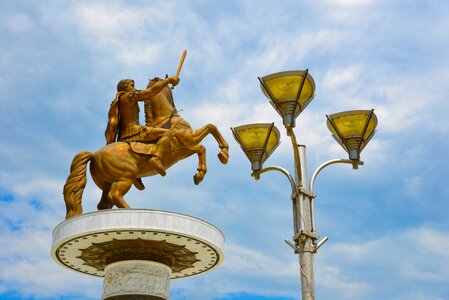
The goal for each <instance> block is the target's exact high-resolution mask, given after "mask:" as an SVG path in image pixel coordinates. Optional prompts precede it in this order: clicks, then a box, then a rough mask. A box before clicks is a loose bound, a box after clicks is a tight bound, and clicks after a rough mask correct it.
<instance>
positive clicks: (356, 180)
mask: <svg viewBox="0 0 449 300" xmlns="http://www.w3.org/2000/svg"><path fill="white" fill-rule="evenodd" d="M129 2H130V1H45V2H44V1H7V0H5V1H2V2H1V3H0V38H1V41H2V42H1V43H0V88H2V91H3V92H2V93H1V96H0V103H1V106H2V109H1V110H0V122H1V128H2V130H1V131H0V155H1V157H2V159H1V160H0V207H1V209H0V249H1V250H0V298H1V299H98V297H99V295H100V294H101V290H102V280H101V279H98V278H91V277H89V276H85V275H82V274H78V273H75V272H71V271H69V270H66V269H63V268H62V267H60V266H59V265H57V264H56V263H54V262H53V261H52V260H51V258H50V255H49V252H50V246H51V231H52V229H53V228H54V227H55V226H56V225H57V224H58V223H59V222H61V221H62V220H63V219H64V215H65V207H64V202H63V198H62V187H63V185H64V182H65V179H66V177H67V175H68V172H69V166H70V162H71V160H72V158H73V156H74V155H75V154H76V153H78V152H80V151H82V150H89V151H95V150H96V149H98V148H100V147H101V146H103V144H104V137H103V132H104V128H105V125H106V117H107V109H108V107H109V104H110V102H111V100H112V99H113V98H114V95H115V86H116V84H117V82H118V81H119V80H120V79H123V78H133V79H135V81H136V85H137V87H138V88H144V87H145V86H146V83H147V81H148V78H150V77H154V76H160V77H162V76H165V74H166V73H168V74H174V73H175V71H176V68H177V64H178V61H179V57H180V55H181V52H182V51H183V50H184V49H188V55H187V59H186V62H185V64H184V68H183V70H182V72H181V82H180V84H179V85H178V87H176V89H175V90H174V97H175V102H176V104H177V107H178V108H179V109H183V111H182V112H181V115H182V116H183V117H184V118H185V119H186V120H188V121H189V122H190V123H191V124H192V127H194V128H199V127H201V126H203V125H204V124H206V123H214V124H216V125H217V126H218V127H219V129H220V130H221V132H222V133H223V134H224V136H225V138H226V139H227V140H228V142H229V143H230V147H231V148H230V161H229V163H228V165H226V166H222V165H221V164H220V163H219V162H218V160H217V159H216V156H215V154H216V153H218V148H217V146H216V144H215V141H214V140H213V139H212V138H207V139H205V140H204V143H203V144H204V145H205V146H206V148H207V151H208V153H207V158H208V168H209V172H208V174H207V175H206V178H205V180H204V181H203V182H202V183H201V184H200V185H199V186H195V185H194V184H193V182H192V175H193V174H194V172H195V170H196V158H194V157H191V158H189V159H187V160H185V161H182V162H180V163H179V164H177V165H175V166H173V167H172V168H171V169H169V170H168V174H167V176H166V177H165V178H162V177H160V176H158V177H151V178H146V179H144V182H145V184H146V186H147V189H146V190H145V191H143V192H139V191H136V190H132V191H130V192H129V193H128V194H127V196H126V199H127V201H128V203H130V205H131V206H132V207H136V208H155V209H162V210H172V211H179V212H182V213H186V214H190V215H193V216H196V217H199V218H202V219H205V220H207V221H209V222H211V223H213V224H215V225H216V226H218V227H219V228H220V229H221V230H222V231H223V232H224V234H225V236H226V248H225V262H224V263H223V265H222V266H221V267H220V268H218V269H216V270H214V271H213V272H210V273H207V274H204V275H202V276H198V277H195V278H189V279H183V280H175V281H173V282H172V299H175V300H181V299H282V300H285V299H298V295H299V268H298V257H297V256H295V255H294V254H293V253H292V251H291V249H290V248H289V247H288V246H286V245H285V244H284V242H283V240H284V239H290V238H291V236H292V234H293V233H292V212H291V207H290V200H289V194H290V190H289V189H290V187H289V185H288V182H287V181H286V180H285V178H284V177H282V176H281V175H279V174H272V173H268V174H264V175H262V178H261V180H260V181H254V180H253V179H252V178H251V177H250V164H249V162H248V161H247V160H246V157H245V156H244V155H243V153H242V152H241V150H240V149H239V147H238V145H237V144H236V143H235V142H234V140H233V138H232V136H231V132H230V130H229V127H231V126H237V125H241V124H246V123H255V122H272V121H274V122H275V123H276V125H277V127H278V128H279V129H282V123H281V120H280V117H279V116H278V115H277V114H276V112H275V111H274V110H273V109H272V108H271V106H270V105H269V104H268V102H267V101H266V99H265V97H264V96H263V94H262V92H261V91H260V88H259V83H258V80H257V76H264V75H267V74H271V73H274V72H279V71H286V70H295V69H306V68H308V69H309V72H310V74H311V75H312V76H313V77H314V79H315V82H316V96H315V99H314V100H313V102H311V104H310V105H309V106H308V107H307V109H306V110H305V111H304V112H303V113H302V114H301V115H300V117H299V118H298V120H297V128H296V133H297V135H298V139H299V142H300V143H302V144H306V145H307V151H308V152H307V158H308V172H309V175H310V174H311V173H312V171H313V170H314V169H315V168H316V167H317V166H318V165H320V164H321V163H322V162H324V161H326V160H329V159H333V158H345V157H346V154H345V152H344V151H343V150H342V149H341V148H340V146H339V145H337V144H336V143H335V141H334V140H333V139H332V137H331V135H330V133H329V132H328V130H327V128H326V125H325V114H331V113H334V112H338V111H344V110H351V109H371V108H374V109H375V112H376V114H377V116H378V119H379V125H378V131H377V133H376V135H375V137H374V138H373V140H372V141H371V142H370V144H369V145H368V146H367V147H366V149H364V151H363V153H362V159H363V160H364V161H365V165H364V166H362V167H361V168H360V169H359V170H357V171H356V172H354V171H353V170H352V169H351V167H350V166H345V165H338V166H335V167H332V168H328V169H326V170H324V171H323V172H322V174H320V176H319V178H318V180H317V182H316V185H315V188H316V192H317V194H318V198H317V202H316V209H317V227H318V232H319V233H320V235H322V236H329V241H328V242H327V243H326V244H325V245H324V246H323V247H322V248H321V249H320V252H319V253H318V255H317V256H316V257H315V272H316V292H317V298H318V299H333V300H340V299H342V300H343V299H345V300H351V299H364V300H371V299H395V300H396V299H398V300H399V299H410V300H420V299H426V300H429V299H432V300H434V299H435V300H436V299H449V251H448V250H447V249H449V221H448V218H447V211H448V208H449V187H448V186H449V185H448V175H447V168H448V167H449V162H448V158H447V153H448V151H449V142H448V139H447V137H448V136H449V135H448V133H449V118H448V117H447V115H448V112H449V104H448V99H449V87H448V84H447V82H448V81H449V60H448V58H447V53H448V49H449V3H448V2H447V1H445V0H441V1H438V0H434V1H432V0H427V1H418V0H402V1H401V0H390V1H387V0H358V1H357V0H327V1H326V0H314V1H312V0H304V1H282V0H281V1H276V2H272V1H226V2H224V1H220V2H219V1H176V2H175V1H171V2H169V1H151V2H150V1H133V2H132V3H129ZM281 131H282V135H283V136H282V141H283V143H282V144H281V145H280V147H279V148H278V149H277V151H276V152H275V153H274V154H273V155H272V157H270V159H269V160H268V161H267V163H266V164H265V165H266V166H269V165H280V166H282V167H285V168H287V169H289V170H290V171H292V170H293V166H292V154H291V149H290V143H289V141H288V140H287V136H286V135H285V134H284V132H283V130H281ZM99 196H100V191H99V189H98V188H96V186H95V185H94V184H93V182H92V181H91V180H90V181H89V182H88V185H87V188H86V190H85V192H84V198H83V199H84V200H83V205H84V209H85V211H93V210H95V207H96V203H97V202H98V199H99Z"/></svg>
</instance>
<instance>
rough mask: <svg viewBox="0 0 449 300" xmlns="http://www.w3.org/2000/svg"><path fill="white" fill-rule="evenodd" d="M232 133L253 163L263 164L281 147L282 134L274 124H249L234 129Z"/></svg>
mask: <svg viewBox="0 0 449 300" xmlns="http://www.w3.org/2000/svg"><path fill="white" fill-rule="evenodd" d="M232 131H233V133H234V137H235V139H236V141H237V142H238V143H239V144H240V146H241V147H242V149H243V151H244V152H245V153H246V155H247V156H248V159H249V160H250V161H251V162H252V163H253V162H259V163H261V164H262V163H263V162H265V161H266V160H267V159H268V157H269V156H270V155H271V153H273V151H274V150H275V149H276V148H277V146H278V145H279V139H280V133H279V130H278V129H277V128H276V127H275V126H274V124H269V123H258V124H247V125H242V126H237V127H234V128H232Z"/></svg>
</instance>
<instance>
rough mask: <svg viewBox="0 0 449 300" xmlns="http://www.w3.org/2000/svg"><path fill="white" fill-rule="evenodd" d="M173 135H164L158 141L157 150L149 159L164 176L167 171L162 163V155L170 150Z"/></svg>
mask: <svg viewBox="0 0 449 300" xmlns="http://www.w3.org/2000/svg"><path fill="white" fill-rule="evenodd" d="M171 138H172V135H167V134H166V135H164V136H162V137H161V138H160V139H159V140H158V141H157V143H156V150H155V151H154V153H153V156H152V157H151V159H150V160H149V161H148V162H149V163H150V164H151V165H152V166H153V167H154V168H155V170H156V171H157V172H158V173H159V174H160V175H162V176H165V175H166V174H167V172H166V171H165V168H164V166H163V164H162V161H161V157H162V156H163V155H164V153H166V152H167V151H170V141H171Z"/></svg>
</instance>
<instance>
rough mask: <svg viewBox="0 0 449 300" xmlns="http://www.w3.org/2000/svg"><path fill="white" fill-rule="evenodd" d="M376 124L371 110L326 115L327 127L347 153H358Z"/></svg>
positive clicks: (374, 115)
mask: <svg viewBox="0 0 449 300" xmlns="http://www.w3.org/2000/svg"><path fill="white" fill-rule="evenodd" d="M376 126H377V116H376V114H374V112H373V110H352V111H345V112H340V113H336V114H332V115H330V116H328V117H327V127H328V128H329V130H330V131H331V132H332V135H333V137H334V138H335V139H336V140H337V142H338V143H339V144H340V145H341V146H342V147H343V148H344V149H345V150H346V151H347V152H348V153H350V152H351V151H356V152H357V153H358V154H359V153H360V152H361V151H362V150H363V148H365V146H366V144H367V143H368V142H369V140H370V139H371V137H372V136H373V135H374V133H375V130H376ZM358 154H357V155H358Z"/></svg>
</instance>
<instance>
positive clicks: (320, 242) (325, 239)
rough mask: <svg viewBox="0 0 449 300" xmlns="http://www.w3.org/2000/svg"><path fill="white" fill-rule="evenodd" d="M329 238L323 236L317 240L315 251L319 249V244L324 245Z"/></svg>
mask: <svg viewBox="0 0 449 300" xmlns="http://www.w3.org/2000/svg"><path fill="white" fill-rule="evenodd" d="M328 240H329V238H328V237H327V236H325V237H324V238H323V239H322V240H321V241H319V242H318V244H316V245H315V253H316V252H317V251H318V249H320V247H321V246H323V245H324V243H326V242H327V241H328Z"/></svg>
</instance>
